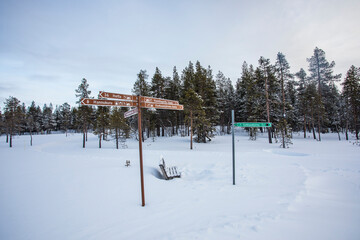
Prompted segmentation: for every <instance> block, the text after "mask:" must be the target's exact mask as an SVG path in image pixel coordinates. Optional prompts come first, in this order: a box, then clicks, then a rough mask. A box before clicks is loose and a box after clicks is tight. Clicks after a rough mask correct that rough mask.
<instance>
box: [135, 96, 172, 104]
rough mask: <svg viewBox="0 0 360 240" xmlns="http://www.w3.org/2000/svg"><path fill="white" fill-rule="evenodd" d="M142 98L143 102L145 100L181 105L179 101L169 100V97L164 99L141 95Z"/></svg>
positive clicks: (146, 101) (147, 101)
mask: <svg viewBox="0 0 360 240" xmlns="http://www.w3.org/2000/svg"><path fill="white" fill-rule="evenodd" d="M140 100H141V102H145V103H159V104H173V105H179V102H178V101H174V100H168V99H163V98H153V97H141V98H140Z"/></svg>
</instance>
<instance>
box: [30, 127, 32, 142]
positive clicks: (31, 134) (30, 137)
mask: <svg viewBox="0 0 360 240" xmlns="http://www.w3.org/2000/svg"><path fill="white" fill-rule="evenodd" d="M30 146H32V131H30Z"/></svg>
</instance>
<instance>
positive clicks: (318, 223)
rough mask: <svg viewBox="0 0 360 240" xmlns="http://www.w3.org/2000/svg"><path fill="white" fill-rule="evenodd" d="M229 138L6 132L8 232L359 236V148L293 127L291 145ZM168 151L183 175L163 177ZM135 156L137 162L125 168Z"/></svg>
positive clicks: (29, 235)
mask: <svg viewBox="0 0 360 240" xmlns="http://www.w3.org/2000/svg"><path fill="white" fill-rule="evenodd" d="M266 136H267V135H266V134H265V135H264V136H260V137H259V138H258V140H257V141H249V140H248V137H247V136H246V134H244V133H242V132H237V136H236V185H235V186H234V185H232V155H231V153H232V152H231V135H227V136H217V137H216V138H214V139H213V141H211V142H210V143H207V144H196V143H195V145H194V146H195V147H194V150H190V149H189V138H188V137H186V138H181V137H172V138H157V139H156V140H155V141H154V142H153V141H152V140H151V139H149V140H147V141H146V142H145V143H144V144H143V148H144V172H145V199H146V206H145V207H141V194H140V176H139V172H140V171H139V152H138V143H137V142H136V141H135V140H128V141H127V143H126V144H127V146H128V148H126V149H119V150H116V149H115V148H114V142H105V143H103V148H102V149H99V148H98V145H97V144H98V141H97V137H96V136H93V135H89V141H88V143H87V148H86V149H83V148H82V135H81V134H73V135H69V136H68V137H65V135H63V134H54V135H39V136H34V146H33V147H30V146H29V145H28V143H29V136H21V137H16V138H15V139H14V147H13V148H12V149H10V148H9V147H8V145H7V144H6V143H5V137H4V136H2V137H0V239H2V240H7V239H9V240H15V239H34V240H42V239H44V240H45V239H46V240H47V239H52V240H55V239H59V240H60V239H61V240H63V239H107V240H108V239H117V240H118V239H157V240H161V239H186V240H189V239H222V240H226V239H250V240H251V239H267V240H269V239H276V240H278V239H286V240H288V239H291V240H295V239H299V240H300V239H301V240H304V239H316V240H321V239H324V240H331V239H334V240H351V239H353V240H359V239H360V147H359V146H357V145H353V144H352V143H350V142H348V141H344V140H342V141H338V140H337V135H333V134H328V135H323V136H322V137H323V141H322V142H317V141H315V140H312V139H302V138H301V134H300V135H296V136H295V139H294V140H293V142H294V145H292V146H291V147H290V148H289V149H281V148H279V144H269V143H267V137H266ZM160 155H163V156H164V158H165V161H166V164H167V165H168V166H177V167H178V168H179V170H180V171H181V172H182V177H181V178H180V179H173V180H170V181H165V180H162V179H161V177H160V174H159V167H158V164H159V160H160ZM126 160H130V161H131V166H130V167H125V161H126Z"/></svg>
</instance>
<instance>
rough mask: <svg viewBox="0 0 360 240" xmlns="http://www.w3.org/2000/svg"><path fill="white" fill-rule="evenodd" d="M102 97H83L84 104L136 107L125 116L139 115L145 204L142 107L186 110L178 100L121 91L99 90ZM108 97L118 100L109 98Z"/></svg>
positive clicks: (142, 201)
mask: <svg viewBox="0 0 360 240" xmlns="http://www.w3.org/2000/svg"><path fill="white" fill-rule="evenodd" d="M99 98H100V99H92V98H83V99H82V100H81V104H82V105H92V106H112V107H135V108H133V109H131V110H129V111H127V112H125V114H124V117H125V118H128V117H131V116H133V115H136V114H137V115H138V131H139V157H140V181H141V205H142V206H143V207H144V206H145V190H144V169H143V154H142V134H141V108H155V109H168V110H184V106H183V105H179V102H178V101H174V100H168V99H162V98H153V97H144V96H135V95H128V94H120V93H110V92H104V91H100V92H99ZM108 98H112V99H118V100H108Z"/></svg>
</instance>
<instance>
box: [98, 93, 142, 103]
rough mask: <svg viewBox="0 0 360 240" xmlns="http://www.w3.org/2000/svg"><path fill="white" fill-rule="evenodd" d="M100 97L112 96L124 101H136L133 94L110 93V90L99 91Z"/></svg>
mask: <svg viewBox="0 0 360 240" xmlns="http://www.w3.org/2000/svg"><path fill="white" fill-rule="evenodd" d="M99 97H100V98H114V99H120V100H124V101H137V99H138V97H137V96H135V95H128V94H120V93H110V92H103V91H100V92H99Z"/></svg>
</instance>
